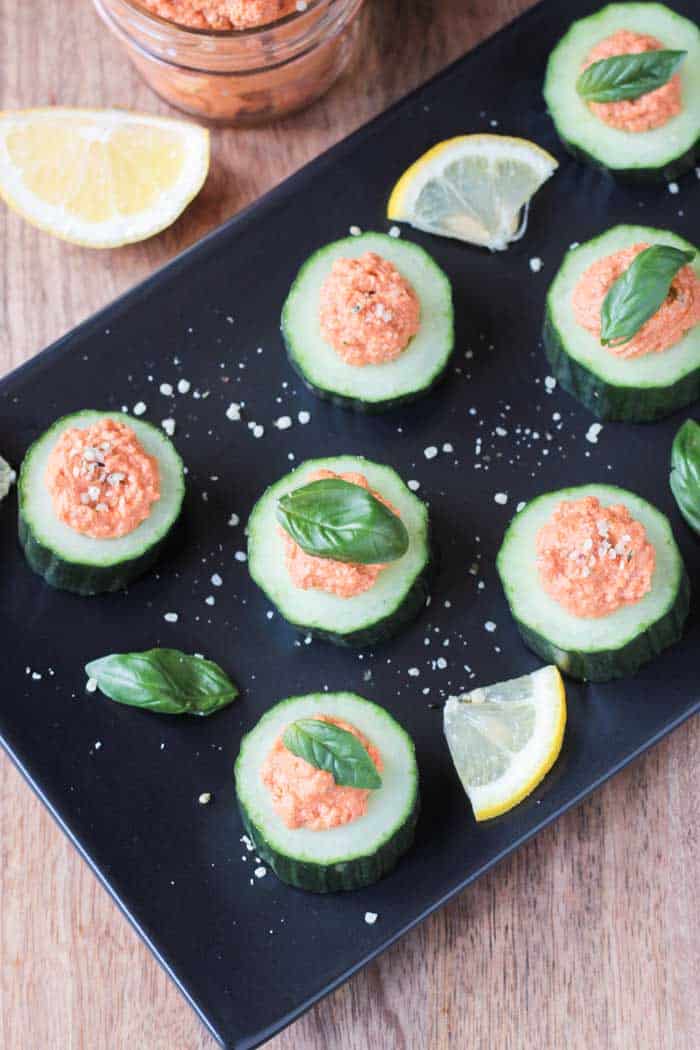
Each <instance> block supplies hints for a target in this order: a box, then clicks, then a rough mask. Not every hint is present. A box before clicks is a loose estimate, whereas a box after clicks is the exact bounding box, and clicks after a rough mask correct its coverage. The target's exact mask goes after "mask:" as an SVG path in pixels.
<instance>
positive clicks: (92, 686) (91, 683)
mask: <svg viewBox="0 0 700 1050" xmlns="http://www.w3.org/2000/svg"><path fill="white" fill-rule="evenodd" d="M85 688H86V690H87V691H88V693H94V692H95V690H96V689H97V679H96V678H88V680H87V682H86V683H85Z"/></svg>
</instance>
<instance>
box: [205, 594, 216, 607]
mask: <svg viewBox="0 0 700 1050" xmlns="http://www.w3.org/2000/svg"><path fill="white" fill-rule="evenodd" d="M204 601H205V602H206V603H207V605H214V603H215V602H216V598H215V597H214V595H213V594H208V595H207V597H206V598H205V599H204Z"/></svg>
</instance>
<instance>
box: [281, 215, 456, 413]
mask: <svg viewBox="0 0 700 1050" xmlns="http://www.w3.org/2000/svg"><path fill="white" fill-rule="evenodd" d="M365 252H376V253H377V255H381V256H382V257H383V258H384V259H387V260H388V261H389V262H391V263H393V264H394V266H395V267H396V268H397V270H399V272H400V273H401V275H402V276H403V277H405V278H406V279H407V280H408V281H409V282H410V284H411V285H412V286H413V289H414V291H415V292H416V295H417V296H418V298H419V300H420V311H421V312H420V329H419V331H418V332H417V334H416V335H415V336H414V337H413V339H412V340H411V341H410V343H409V345H408V346H407V347H406V349H405V350H404V351H403V353H402V354H400V355H399V357H397V358H395V359H394V360H393V361H389V362H387V363H386V364H381V365H365V366H364V367H358V366H356V365H350V364H347V363H346V362H345V361H343V359H342V358H341V357H340V356H339V355H338V354H337V353H336V351H335V350H334V349H333V347H332V346H330V344H328V343H327V342H326V341H325V340H324V339H323V337H322V335H321V330H320V326H319V316H318V311H319V294H320V290H321V286H322V284H323V282H324V281H325V279H326V278H327V277H328V275H329V273H330V271H331V267H332V266H333V263H334V262H335V261H336V260H337V259H341V258H350V259H352V258H357V257H358V256H360V255H364V253H365ZM281 327H282V336H283V338H284V342H285V346H286V348H287V354H288V356H289V360H290V362H291V364H292V366H293V367H294V368H295V370H296V371H297V372H298V373H299V375H300V376H301V378H302V379H303V380H304V382H305V383H306V385H307V386H308V387H309V388H310V389H311V390H312V391H313V392H314V393H315V394H317V395H318V396H319V397H321V398H325V399H327V400H330V401H333V402H335V403H336V404H339V405H342V406H344V407H346V408H352V409H356V410H357V411H361V412H381V411H384V410H385V409H389V408H393V407H395V406H396V405H398V404H401V403H403V402H407V401H412V400H415V398H417V397H420V396H422V395H423V394H425V393H427V392H428V391H429V390H430V389H431V388H432V387H433V386H434V384H435V383H436V382H437V381H438V380H439V379H440V377H441V376H442V374H443V373H444V371H445V369H446V367H447V364H448V362H449V360H450V357H451V355H452V351H453V348H454V311H453V307H452V288H451V285H450V281H449V279H448V277H447V276H446V274H445V273H444V272H443V271H442V270H441V269H440V267H439V266H438V265H437V263H436V262H435V261H434V259H432V257H431V256H430V255H428V253H427V252H426V251H424V249H423V248H420V247H419V246H418V245H417V244H411V243H409V242H407V241H403V240H399V239H398V238H395V237H389V236H387V235H386V234H382V233H365V234H362V235H361V236H359V237H347V238H345V239H343V240H340V241H335V242H333V243H332V244H328V245H326V246H325V247H323V248H320V249H319V250H318V251H317V252H315V253H314V254H313V255H312V256H311V257H310V258H309V259H308V260H307V261H306V262H305V263H304V265H303V266H302V268H301V270H300V271H299V273H298V274H297V277H296V278H295V280H294V283H293V284H292V287H291V289H290V291H289V295H288V296H287V300H286V302H285V304H284V308H283V310H282V322H281Z"/></svg>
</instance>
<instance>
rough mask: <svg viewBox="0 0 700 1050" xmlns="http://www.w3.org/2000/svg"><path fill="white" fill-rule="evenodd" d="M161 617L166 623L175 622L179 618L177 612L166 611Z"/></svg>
mask: <svg viewBox="0 0 700 1050" xmlns="http://www.w3.org/2000/svg"><path fill="white" fill-rule="evenodd" d="M163 619H164V620H165V622H166V623H177V621H178V620H179V619H180V617H179V616H178V614H177V613H174V612H167V613H166V614H165V616H164V617H163Z"/></svg>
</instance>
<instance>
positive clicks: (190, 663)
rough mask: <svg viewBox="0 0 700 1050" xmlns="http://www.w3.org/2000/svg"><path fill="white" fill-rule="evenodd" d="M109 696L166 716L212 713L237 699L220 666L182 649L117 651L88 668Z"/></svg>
mask: <svg viewBox="0 0 700 1050" xmlns="http://www.w3.org/2000/svg"><path fill="white" fill-rule="evenodd" d="M85 673H86V674H87V675H88V677H89V678H94V679H95V680H96V682H97V685H98V687H99V689H100V691H101V692H102V693H104V695H105V696H108V697H109V698H110V700H116V701H117V702H118V703H120V704H129V705H130V706H132V707H142V708H144V709H145V710H147V711H156V712H158V713H159V714H165V715H203V716H204V715H213V714H214V712H215V711H218V710H219V709H220V708H222V707H226V705H227V704H230V703H231V701H232V700H235V698H236V697H237V696H238V690H237V688H236V686H235V685H234V684H233V682H232V681H231V680H230V678H229V677H228V675H226V674H225V673H224V672H223V671H222V670H221V668H220V667H219V666H218V665H217V664H215V663H212V661H211V660H204V659H203V658H202V657H200V656H189V655H188V654H187V653H181V652H180V651H179V649H149V650H148V651H147V652H145V653H113V654H112V655H111V656H103V657H102V658H101V659H100V660H92V661H91V663H89V664H86V665H85Z"/></svg>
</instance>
